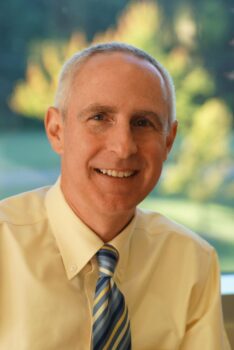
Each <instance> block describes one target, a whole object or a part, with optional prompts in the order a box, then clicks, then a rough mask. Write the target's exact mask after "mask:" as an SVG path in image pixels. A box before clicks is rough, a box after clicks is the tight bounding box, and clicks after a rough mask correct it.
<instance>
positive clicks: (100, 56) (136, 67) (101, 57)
mask: <svg viewBox="0 0 234 350" xmlns="http://www.w3.org/2000/svg"><path fill="white" fill-rule="evenodd" d="M103 72H105V75H103ZM113 75H116V77H117V78H118V80H120V79H121V78H122V77H123V78H124V79H125V78H126V77H128V78H129V77H130V76H135V79H136V80H137V78H139V76H141V77H142V78H143V77H144V78H145V80H146V78H148V80H149V82H150V83H152V82H153V80H154V82H155V83H156V84H157V85H158V84H159V85H160V87H161V89H162V92H163V95H164V97H165V99H166V97H167V93H166V86H165V82H164V79H163V77H162V74H161V72H160V71H159V70H158V69H157V68H156V67H155V66H153V64H151V63H150V62H149V61H147V60H146V59H144V58H140V57H137V56H135V55H133V54H131V53H126V52H105V53H95V54H93V55H92V56H90V57H88V58H85V59H84V60H83V62H82V61H81V62H80V64H79V66H78V69H77V71H76V74H75V77H74V80H75V81H76V82H77V81H81V80H82V78H84V77H86V78H87V77H88V78H90V79H92V81H94V79H95V77H97V76H98V78H99V79H103V80H106V79H108V78H110V77H111V76H113ZM84 82H85V83H86V84H88V83H89V82H90V81H89V80H88V79H85V81H84Z"/></svg>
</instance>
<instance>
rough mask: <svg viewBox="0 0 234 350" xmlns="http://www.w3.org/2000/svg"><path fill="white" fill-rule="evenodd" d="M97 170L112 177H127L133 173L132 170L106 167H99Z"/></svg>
mask: <svg viewBox="0 0 234 350" xmlns="http://www.w3.org/2000/svg"><path fill="white" fill-rule="evenodd" d="M99 171H100V172H101V173H102V174H104V175H108V176H113V177H120V178H123V177H129V176H131V175H133V174H134V171H117V170H108V169H99Z"/></svg>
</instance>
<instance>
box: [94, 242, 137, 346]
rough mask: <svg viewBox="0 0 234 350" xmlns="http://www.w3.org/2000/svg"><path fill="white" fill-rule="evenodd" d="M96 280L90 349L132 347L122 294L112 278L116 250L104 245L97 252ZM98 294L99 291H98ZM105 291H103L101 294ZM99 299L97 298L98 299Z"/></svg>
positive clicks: (115, 261) (116, 260)
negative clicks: (97, 275)
mask: <svg viewBox="0 0 234 350" xmlns="http://www.w3.org/2000/svg"><path fill="white" fill-rule="evenodd" d="M97 261H98V265H99V279H98V281H97V286H96V291H95V299H94V303H95V306H94V308H93V316H95V315H96V317H95V321H94V322H93V334H92V340H93V350H102V349H104V347H105V348H106V349H108V350H111V349H112V348H113V347H116V349H119V350H130V349H131V335H130V324H129V319H128V312H127V308H126V306H125V301H124V297H123V294H122V293H121V291H120V290H119V289H118V287H117V286H116V284H115V283H114V281H113V279H112V277H113V274H114V271H115V268H116V264H117V262H118V252H117V251H116V250H115V248H114V247H112V246H110V245H109V244H106V245H104V246H103V248H102V249H100V251H99V252H98V253H97ZM100 293H101V294H100ZM103 293H104V294H103ZM99 298H100V299H99Z"/></svg>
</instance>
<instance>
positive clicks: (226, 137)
mask: <svg viewBox="0 0 234 350" xmlns="http://www.w3.org/2000/svg"><path fill="white" fill-rule="evenodd" d="M230 127H231V113H230V111H229V110H228V109H227V107H226V105H225V104H224V103H223V102H222V101H220V100H218V99H210V100H208V101H207V102H206V103H205V104H204V105H203V106H202V107H201V108H199V109H198V110H197V111H196V113H195V115H194V122H193V125H192V127H191V130H190V132H189V133H188V135H187V136H185V137H184V138H183V142H182V144H181V147H180V150H179V156H178V161H177V162H176V163H175V164H173V165H171V167H170V169H169V171H168V173H167V176H166V178H165V180H164V181H165V182H164V188H165V189H166V190H167V191H169V192H170V193H181V192H183V191H184V192H186V193H187V194H188V196H190V197H192V198H194V199H198V200H204V199H207V198H212V197H213V196H215V193H216V191H217V190H218V189H219V188H220V186H221V185H222V183H223V180H224V177H225V172H226V170H227V167H226V165H227V163H228V161H229V157H230V155H229V146H230Z"/></svg>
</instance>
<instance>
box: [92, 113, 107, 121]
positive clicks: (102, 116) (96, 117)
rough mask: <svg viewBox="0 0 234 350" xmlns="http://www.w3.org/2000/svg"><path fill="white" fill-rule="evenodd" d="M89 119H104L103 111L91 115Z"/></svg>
mask: <svg viewBox="0 0 234 350" xmlns="http://www.w3.org/2000/svg"><path fill="white" fill-rule="evenodd" d="M91 119H93V120H96V121H101V120H104V119H105V115H104V114H103V113H96V114H94V115H93V116H92V117H91Z"/></svg>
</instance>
